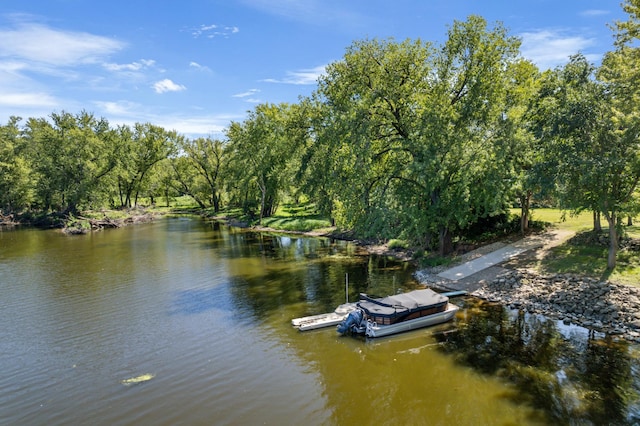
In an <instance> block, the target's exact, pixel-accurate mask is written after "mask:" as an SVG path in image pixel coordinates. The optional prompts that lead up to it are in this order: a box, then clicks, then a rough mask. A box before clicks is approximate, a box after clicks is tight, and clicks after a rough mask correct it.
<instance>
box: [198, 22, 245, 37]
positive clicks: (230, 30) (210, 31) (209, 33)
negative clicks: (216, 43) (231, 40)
mask: <svg viewBox="0 0 640 426" xmlns="http://www.w3.org/2000/svg"><path fill="white" fill-rule="evenodd" d="M239 32H240V28H238V27H235V26H219V25H216V24H211V25H200V26H199V27H197V28H194V29H192V30H191V35H192V36H193V37H195V38H200V37H206V38H215V37H224V38H228V37H229V36H230V35H231V34H236V33H239Z"/></svg>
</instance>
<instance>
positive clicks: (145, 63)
mask: <svg viewBox="0 0 640 426" xmlns="http://www.w3.org/2000/svg"><path fill="white" fill-rule="evenodd" d="M155 63H156V61H154V60H153V59H140V60H139V61H135V62H131V63H130V64H109V63H107V64H103V66H104V67H105V68H106V69H107V70H109V71H140V70H141V69H145V68H150V67H152V66H154V65H155Z"/></svg>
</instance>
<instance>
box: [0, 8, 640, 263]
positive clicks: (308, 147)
mask: <svg viewBox="0 0 640 426" xmlns="http://www.w3.org/2000/svg"><path fill="white" fill-rule="evenodd" d="M623 7H624V8H625V11H626V12H627V13H628V14H629V20H628V21H626V22H620V23H617V24H616V25H615V28H614V30H615V33H616V43H615V45H614V50H613V51H611V52H609V53H608V54H607V55H606V56H605V58H604V60H603V62H602V65H601V66H600V67H599V68H597V67H595V66H594V65H593V64H590V63H588V61H587V60H586V59H585V57H584V56H582V55H579V54H577V55H575V56H573V57H572V58H571V60H570V61H569V63H568V64H567V65H565V66H563V67H559V68H557V69H555V70H548V71H545V72H540V71H539V70H538V69H537V68H536V67H535V65H533V64H532V63H531V62H529V61H527V60H525V59H523V58H522V57H521V56H520V53H519V47H520V41H519V40H518V39H517V38H516V37H513V36H510V35H509V34H508V31H507V30H506V29H505V28H504V27H503V26H502V25H501V24H496V25H494V26H493V27H490V26H489V25H488V24H487V22H486V21H485V20H484V19H483V18H481V17H479V16H471V17H469V18H468V19H467V20H466V21H455V22H454V23H453V24H452V25H451V27H450V28H449V30H448V38H447V40H446V41H445V42H444V43H442V44H441V45H436V44H434V43H431V42H424V41H421V40H406V41H404V42H396V41H394V40H376V39H373V40H360V41H356V42H354V43H353V44H352V45H351V46H349V47H348V48H347V49H346V52H345V55H344V57H343V58H342V59H341V60H339V61H336V62H334V63H332V64H330V65H329V66H328V67H327V69H326V73H325V74H324V75H323V76H322V77H321V78H320V80H319V82H318V88H317V90H316V91H315V92H314V93H313V95H312V96H310V97H308V98H304V99H301V100H300V102H299V103H298V104H278V105H274V104H261V105H258V106H256V107H255V109H254V110H252V111H250V112H249V113H248V115H247V118H246V119H245V120H244V121H242V122H232V123H231V124H230V126H229V128H228V130H227V132H226V137H225V138H224V140H218V139H211V138H199V139H195V140H189V139H188V138H185V137H183V136H181V135H179V134H177V133H176V132H174V131H167V130H165V129H162V128H160V127H157V126H154V125H152V124H148V123H145V124H139V123H137V124H135V125H134V126H116V127H112V126H110V125H109V123H108V122H107V121H106V120H104V119H98V118H96V117H94V116H93V115H92V114H90V113H88V112H85V111H83V112H81V113H79V114H77V115H72V114H70V113H67V112H62V113H53V114H51V116H50V117H48V119H43V118H40V119H35V118H30V119H28V120H27V121H26V122H25V123H24V124H22V123H21V119H19V118H17V117H12V118H11V119H10V120H9V122H8V123H7V124H6V125H5V126H2V127H0V209H1V210H2V211H4V212H5V213H11V212H20V211H24V210H31V211H34V210H35V211H44V212H47V211H62V212H75V211H77V210H81V209H88V208H98V207H101V206H105V205H109V206H111V207H132V206H135V205H136V204H137V202H138V199H139V197H141V196H143V197H147V198H150V199H151V200H152V201H154V202H155V201H156V200H160V199H162V198H164V199H165V200H167V203H168V199H169V198H170V197H171V196H173V195H176V194H186V195H189V196H190V197H192V198H193V199H194V200H195V202H196V203H197V204H198V205H199V206H200V207H201V208H212V209H213V210H214V211H215V212H218V211H219V210H220V209H222V208H223V207H242V208H243V209H244V210H245V212H247V213H250V214H253V215H255V216H256V217H258V218H260V219H261V218H263V217H268V216H270V215H272V214H273V213H274V212H275V210H276V209H277V207H278V205H279V203H281V202H282V200H283V199H284V197H285V196H289V197H293V198H295V199H298V198H300V197H302V196H304V197H306V198H308V199H310V200H312V201H313V202H314V203H315V204H316V206H317V208H318V209H319V211H320V212H321V213H323V214H326V215H327V216H329V217H331V218H332V220H333V221H334V222H335V224H336V225H337V226H338V227H340V228H343V229H350V230H354V231H356V232H357V233H358V234H359V235H361V236H363V237H377V238H403V239H407V240H411V241H412V242H414V243H417V244H420V245H422V246H423V247H425V248H429V249H431V248H437V249H438V250H439V251H440V253H442V254H446V253H448V252H450V251H451V250H452V249H453V241H454V239H455V238H457V237H459V236H460V235H462V234H463V233H464V232H465V230H468V229H470V228H472V227H473V226H474V225H475V224H477V223H478V222H481V221H486V220H488V218H491V217H498V216H500V215H503V214H504V213H505V212H506V211H508V208H509V207H511V206H513V205H519V206H520V208H521V210H522V214H521V229H522V231H523V232H526V230H527V227H528V221H529V217H530V214H529V209H530V206H531V204H532V202H533V201H535V200H536V199H545V200H549V199H552V200H555V201H556V202H557V203H558V205H559V206H561V207H562V208H564V209H566V210H569V211H572V212H578V211H582V210H590V211H593V212H594V218H595V219H598V218H599V217H600V215H602V216H604V217H605V219H606V221H607V223H608V225H609V230H610V231H609V232H610V236H611V238H610V239H611V248H610V256H609V266H610V267H613V266H614V265H615V257H616V250H617V241H618V233H619V232H620V226H619V225H620V220H619V219H620V218H622V217H623V216H629V217H631V216H633V215H635V214H637V213H638V211H639V202H638V199H639V197H638V184H639V181H640V146H639V142H638V130H639V128H640V124H639V123H640V121H639V120H638V117H639V111H638V107H637V105H638V97H639V96H640V91H639V89H638V87H639V86H638V81H639V79H638V78H639V77H640V74H639V73H640V71H638V70H639V69H640V67H638V66H637V65H638V64H639V63H640V62H639V56H638V55H640V51H639V50H638V47H636V45H635V44H634V43H635V42H637V38H638V31H639V29H640V24H639V21H638V19H639V16H640V15H639V11H640V0H628V1H627V2H626V3H625V4H624V5H623ZM594 226H598V222H597V220H594Z"/></svg>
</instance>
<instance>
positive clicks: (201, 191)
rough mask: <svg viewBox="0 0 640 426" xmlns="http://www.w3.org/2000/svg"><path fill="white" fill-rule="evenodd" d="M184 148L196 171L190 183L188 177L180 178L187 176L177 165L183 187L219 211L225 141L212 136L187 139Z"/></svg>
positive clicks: (192, 195) (188, 160) (191, 194)
mask: <svg viewBox="0 0 640 426" xmlns="http://www.w3.org/2000/svg"><path fill="white" fill-rule="evenodd" d="M182 150H183V151H184V153H185V159H186V160H187V163H188V164H189V165H191V168H193V170H194V172H195V176H193V177H192V178H191V179H190V180H191V181H192V183H190V184H188V183H187V182H188V179H186V178H185V179H180V177H182V176H185V174H184V172H181V173H178V171H179V170H182V168H180V167H179V166H178V167H176V173H177V176H178V177H179V178H178V180H179V181H180V182H181V186H182V189H183V190H184V191H185V193H187V194H189V195H190V196H191V197H192V198H193V199H195V200H196V202H198V204H200V205H201V206H203V207H204V205H205V201H206V204H207V205H210V206H213V210H214V212H216V213H217V212H218V211H220V203H221V199H222V188H223V184H222V174H221V170H222V164H223V161H224V145H223V142H222V141H220V140H217V139H210V138H198V139H195V140H185V141H184V143H183V144H182ZM176 166H177V164H176ZM185 177H186V176H185Z"/></svg>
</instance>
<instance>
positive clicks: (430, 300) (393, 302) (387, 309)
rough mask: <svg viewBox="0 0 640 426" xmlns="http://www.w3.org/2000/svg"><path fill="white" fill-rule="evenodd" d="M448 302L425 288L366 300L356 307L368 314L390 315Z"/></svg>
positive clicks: (445, 297) (443, 297) (442, 296)
mask: <svg viewBox="0 0 640 426" xmlns="http://www.w3.org/2000/svg"><path fill="white" fill-rule="evenodd" d="M447 301H449V298H448V297H447V296H444V295H442V294H439V293H436V292H435V291H433V290H431V289H429V288H425V289H422V290H413V291H410V292H408V293H400V294H394V295H393V296H387V297H383V298H381V299H375V300H374V299H370V298H367V299H365V300H364V301H361V302H359V303H358V306H359V307H361V308H363V309H364V310H365V311H367V312H370V313H376V314H381V315H392V314H394V313H397V312H402V311H412V310H415V309H420V308H424V307H427V306H432V305H438V304H441V303H445V302H447Z"/></svg>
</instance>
